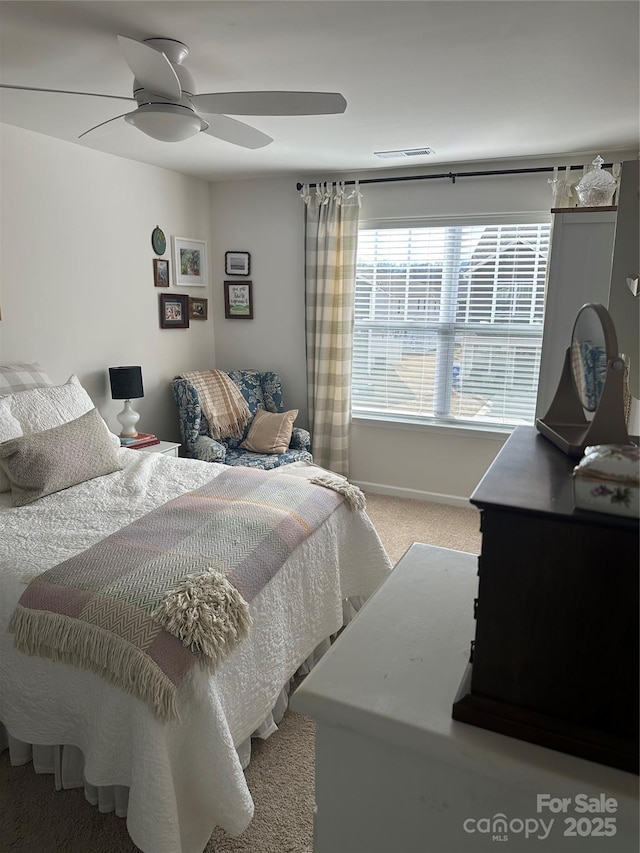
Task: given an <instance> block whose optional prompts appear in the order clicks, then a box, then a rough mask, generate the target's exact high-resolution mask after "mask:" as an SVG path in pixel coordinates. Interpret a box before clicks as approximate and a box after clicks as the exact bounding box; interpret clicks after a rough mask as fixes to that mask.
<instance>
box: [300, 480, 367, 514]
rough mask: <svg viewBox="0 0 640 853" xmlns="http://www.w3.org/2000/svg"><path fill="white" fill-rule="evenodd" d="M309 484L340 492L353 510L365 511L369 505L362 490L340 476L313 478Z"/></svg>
mask: <svg viewBox="0 0 640 853" xmlns="http://www.w3.org/2000/svg"><path fill="white" fill-rule="evenodd" d="M309 482H310V483H315V484H316V485H317V486H324V487H325V488H327V489H333V491H334V492H338V493H339V494H341V495H342V496H343V497H344V499H345V500H346V501H347V503H348V505H349V507H350V508H351V509H364V508H365V507H366V505H367V500H366V498H365V496H364V492H363V491H362V489H360V488H359V487H358V486H354V484H353V483H350V482H349V481H348V480H345V478H344V477H340V476H339V475H332V474H322V475H321V476H318V477H312V478H311V480H309Z"/></svg>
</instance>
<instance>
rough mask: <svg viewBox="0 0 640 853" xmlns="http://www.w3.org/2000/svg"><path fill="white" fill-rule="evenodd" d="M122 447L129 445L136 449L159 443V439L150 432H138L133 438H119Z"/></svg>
mask: <svg viewBox="0 0 640 853" xmlns="http://www.w3.org/2000/svg"><path fill="white" fill-rule="evenodd" d="M120 444H121V445H122V446H123V447H131V448H133V449H134V450H136V449H137V448H139V447H149V446H150V445H151V444H160V439H159V438H158V437H157V436H156V435H154V434H153V433H152V432H139V433H138V435H137V436H136V437H135V438H122V437H121V438H120Z"/></svg>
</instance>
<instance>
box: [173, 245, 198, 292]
mask: <svg viewBox="0 0 640 853" xmlns="http://www.w3.org/2000/svg"><path fill="white" fill-rule="evenodd" d="M172 240H173V286H174V287H206V284H207V244H206V243H205V242H204V241H202V240H189V239H187V238H186V237H172Z"/></svg>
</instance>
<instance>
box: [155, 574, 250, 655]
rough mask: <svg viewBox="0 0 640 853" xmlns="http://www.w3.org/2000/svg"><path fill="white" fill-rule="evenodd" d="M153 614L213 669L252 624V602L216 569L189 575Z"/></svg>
mask: <svg viewBox="0 0 640 853" xmlns="http://www.w3.org/2000/svg"><path fill="white" fill-rule="evenodd" d="M151 615H152V616H153V618H154V619H155V620H156V622H157V623H158V624H159V625H161V626H162V627H163V628H164V630H165V631H168V633H169V634H172V635H173V636H174V637H177V638H178V639H179V640H180V642H181V643H182V645H183V646H186V647H187V648H188V649H189V650H190V651H191V652H192V653H193V654H194V655H196V657H198V658H199V660H200V662H201V664H202V665H203V666H205V667H207V668H209V669H210V670H214V669H215V667H216V665H217V663H218V662H219V661H220V659H221V658H222V657H224V655H226V654H227V653H228V652H229V651H231V649H232V648H233V647H234V646H235V645H236V644H237V643H238V642H239V641H240V640H241V639H242V638H243V637H245V636H246V635H247V633H248V632H249V628H250V626H251V615H250V613H249V605H248V604H247V602H246V601H245V600H244V598H243V597H242V595H240V593H239V592H238V590H237V589H236V588H235V587H234V586H233V585H232V584H231V583H229V581H228V580H227V578H226V577H225V575H224V574H223V573H222V572H220V571H218V570H217V569H214V568H210V569H209V570H207V571H204V572H199V573H197V574H192V575H187V577H186V578H185V579H184V581H182V583H180V584H179V585H178V586H177V587H176V588H175V589H173V590H171V592H169V593H168V594H167V595H166V596H165V598H164V599H163V601H162V602H161V603H160V605H159V606H158V607H157V608H156V609H155V610H154V611H153V613H152V614H151Z"/></svg>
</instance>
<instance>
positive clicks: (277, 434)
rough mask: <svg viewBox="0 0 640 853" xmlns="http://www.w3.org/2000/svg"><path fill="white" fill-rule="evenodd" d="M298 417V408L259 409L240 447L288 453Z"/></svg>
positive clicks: (257, 450) (258, 450) (257, 451)
mask: <svg viewBox="0 0 640 853" xmlns="http://www.w3.org/2000/svg"><path fill="white" fill-rule="evenodd" d="M297 417H298V410H297V409H291V410H290V411H288V412H282V413H280V412H278V413H275V412H265V410H264V409H258V410H257V412H256V413H255V415H254V416H253V421H252V422H251V428H250V429H249V434H248V435H247V437H246V438H245V440H244V441H243V442H242V444H241V445H240V447H241V448H242V449H243V450H252V451H253V452H254V453H286V451H287V450H288V449H289V442H290V441H291V432H292V430H293V422H294V421H295V419H296V418H297Z"/></svg>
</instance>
